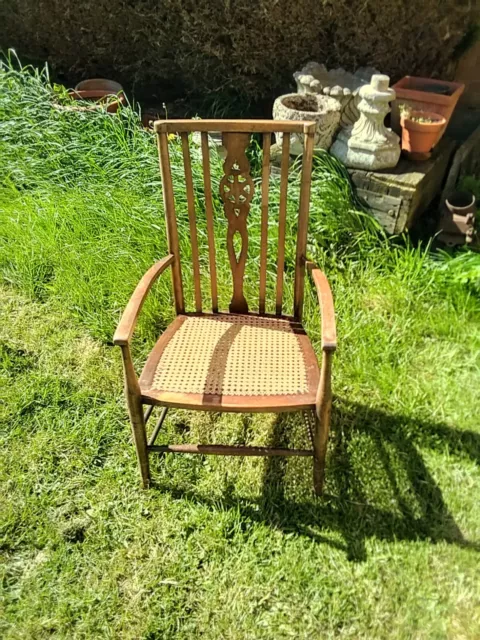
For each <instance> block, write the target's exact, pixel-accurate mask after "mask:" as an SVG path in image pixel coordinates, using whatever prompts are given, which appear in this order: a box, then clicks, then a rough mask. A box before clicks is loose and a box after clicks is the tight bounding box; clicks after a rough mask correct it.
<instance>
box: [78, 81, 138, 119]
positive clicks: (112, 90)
mask: <svg viewBox="0 0 480 640" xmlns="http://www.w3.org/2000/svg"><path fill="white" fill-rule="evenodd" d="M69 93H70V96H71V97H72V98H74V99H75V100H91V101H92V102H97V103H99V104H102V103H104V102H107V103H108V104H107V111H108V112H109V113H115V112H116V111H117V110H118V107H119V105H120V104H125V102H126V100H125V94H124V93H123V87H122V85H121V84H119V83H118V82H115V81H114V80H105V79H104V78H93V79H91V80H83V81H82V82H79V83H78V84H77V86H76V87H75V89H74V90H73V91H70V92H69ZM112 97H115V99H112Z"/></svg>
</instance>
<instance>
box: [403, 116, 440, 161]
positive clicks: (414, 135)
mask: <svg viewBox="0 0 480 640" xmlns="http://www.w3.org/2000/svg"><path fill="white" fill-rule="evenodd" d="M412 118H425V119H427V118H428V119H429V120H434V122H417V121H416V120H412ZM401 125H402V151H407V152H409V153H412V154H416V155H417V156H423V157H417V159H419V160H420V159H421V160H423V159H425V160H426V159H428V158H429V157H430V150H431V149H432V147H433V146H434V145H435V143H436V142H437V139H438V134H439V132H440V131H441V129H442V127H444V126H445V118H444V117H443V116H441V115H439V114H438V113H431V112H429V111H412V112H410V113H409V114H408V116H402V118H401Z"/></svg>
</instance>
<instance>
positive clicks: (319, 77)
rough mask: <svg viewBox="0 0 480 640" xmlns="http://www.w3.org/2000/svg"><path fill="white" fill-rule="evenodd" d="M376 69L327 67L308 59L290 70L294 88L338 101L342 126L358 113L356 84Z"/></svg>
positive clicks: (370, 75)
mask: <svg viewBox="0 0 480 640" xmlns="http://www.w3.org/2000/svg"><path fill="white" fill-rule="evenodd" d="M378 73H380V72H379V71H378V70H377V69H375V68H374V67H360V68H359V69H357V70H356V71H355V73H350V72H349V71H346V70H345V69H343V68H342V67H339V68H338V69H330V70H328V69H327V67H326V66H325V65H324V64H320V63H318V62H314V61H313V60H312V61H311V62H308V63H307V64H306V65H305V66H304V67H303V68H302V69H301V70H300V71H296V72H295V73H294V74H293V77H294V79H295V82H296V83H297V92H298V93H300V94H304V93H316V94H323V95H325V96H330V97H332V98H335V99H336V100H338V101H339V102H340V103H341V105H342V110H341V117H340V126H341V127H342V128H343V129H345V128H346V127H349V126H351V125H352V124H353V123H354V122H355V121H356V120H357V119H358V117H359V115H360V114H359V112H358V108H357V107H358V102H359V101H360V97H359V95H358V92H359V90H360V88H361V87H362V86H363V85H364V84H366V83H369V82H370V79H371V77H372V75H374V74H378Z"/></svg>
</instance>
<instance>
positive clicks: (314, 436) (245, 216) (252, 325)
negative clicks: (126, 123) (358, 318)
mask: <svg viewBox="0 0 480 640" xmlns="http://www.w3.org/2000/svg"><path fill="white" fill-rule="evenodd" d="M154 128H155V132H156V134H157V141H158V150H159V156H160V169H161V174H162V187H163V203H164V212H165V221H166V239H167V244H168V254H167V255H166V256H165V257H164V258H162V259H161V260H159V261H158V262H156V263H155V264H154V265H153V266H152V267H150V269H149V270H148V271H147V272H146V273H145V274H144V276H143V277H142V279H141V280H140V282H139V283H138V285H137V287H136V289H135V291H134V293H133V295H132V297H131V298H130V301H129V303H128V305H127V307H126V309H125V311H124V313H123V315H122V318H121V320H120V323H119V325H118V327H117V330H116V332H115V336H114V339H113V341H114V343H115V344H117V345H118V346H119V347H120V348H121V350H122V358H123V367H124V373H125V393H126V399H127V404H128V410H129V414H130V421H131V425H132V433H133V438H134V441H135V446H136V449H137V456H138V463H139V467H140V472H141V475H142V482H143V486H144V487H148V486H149V485H150V463H149V456H150V454H152V453H162V454H163V453H174V454H177V453H180V454H181V453H188V454H202V455H203V454H212V455H229V456H238V455H242V456H243V455H245V456H311V457H312V458H313V485H314V489H315V491H316V493H317V494H320V493H321V491H322V486H323V477H324V470H325V455H326V451H327V440H328V433H329V425H330V408H331V400H332V392H331V370H332V358H333V353H334V351H335V348H336V344H337V342H336V330H335V314H334V309H333V300H332V294H331V291H330V287H329V284H328V281H327V278H326V276H325V275H324V274H323V273H322V272H321V271H320V269H318V268H317V267H315V265H314V264H313V263H311V262H310V261H309V260H308V258H307V255H306V252H307V234H308V215H309V202H310V183H311V178H312V161H313V150H314V145H315V123H314V122H294V121H288V122H287V121H285V122H284V121H280V120H275V121H271V120H165V121H159V122H156V123H155V127H154ZM211 132H217V133H219V132H220V133H221V134H222V145H223V147H224V150H225V157H224V161H223V172H222V173H223V175H222V177H221V178H220V179H219V181H218V184H217V185H212V176H211V170H210V160H211V158H210V145H209V140H208V135H209V133H211ZM278 132H280V133H281V134H282V141H281V148H282V160H281V169H280V174H281V175H280V183H279V184H278V183H277V187H278V193H279V199H278V201H277V202H276V198H272V199H271V200H272V201H270V187H271V186H272V185H271V184H270V183H271V182H273V180H271V175H270V145H271V140H272V134H273V133H278ZM192 133H199V134H200V139H199V140H198V137H195V138H194V137H193V136H192V137H191V135H190V134H192ZM252 134H256V135H258V134H261V140H262V144H261V146H262V165H261V175H260V171H259V173H258V174H257V175H256V176H252V173H251V167H250V162H249V154H248V153H247V149H248V147H249V145H250V142H251V135H252ZM291 136H295V138H294V139H295V140H296V141H297V142H301V144H302V145H303V156H302V165H301V175H299V176H298V177H301V180H300V183H299V190H298V192H297V193H298V197H295V198H294V199H292V198H291V196H292V195H293V194H292V193H290V194H289V184H290V188H291V189H292V190H294V192H295V189H293V187H294V184H292V183H290V180H289V170H290V165H291V162H290V138H291ZM190 142H192V144H194V145H195V147H196V148H195V157H196V159H197V161H198V160H199V158H200V156H201V161H202V162H201V164H202V171H201V175H199V173H198V172H196V171H193V170H192V155H191V149H190ZM199 143H200V145H199ZM172 144H175V145H177V152H178V151H179V149H180V147H181V152H182V156H183V166H184V184H185V195H186V199H182V198H178V201H177V200H176V198H175V191H174V187H173V180H172V171H171V165H170V150H169V149H170V147H171V145H172ZM198 145H199V146H198ZM177 158H178V156H177ZM294 167H295V168H293V167H292V170H293V171H294V172H295V173H296V172H297V171H298V169H299V167H298V163H295V164H294ZM175 175H176V174H175ZM297 175H298V174H297ZM292 182H295V181H292ZM297 184H298V183H297ZM195 185H197V190H196V188H195ZM213 186H215V191H216V193H217V197H215V196H214V189H213ZM292 200H294V201H295V200H296V202H297V204H298V209H296V211H297V212H298V213H295V214H294V215H295V219H294V220H292V218H291V217H290V216H291V213H289V207H288V206H287V203H288V202H290V204H293V203H292ZM270 205H272V206H270ZM294 208H295V205H294ZM251 209H252V212H251ZM271 210H273V212H272V211H271ZM197 211H198V212H199V214H200V215H198V217H197ZM251 213H252V214H253V215H251ZM186 215H187V216H188V240H189V248H188V250H187V248H186V247H184V248H182V249H181V246H180V242H179V233H178V224H177V218H178V217H179V216H180V217H181V219H182V221H183V222H182V224H184V223H185V221H186V217H185V216H186ZM216 215H220V216H221V217H222V219H224V218H225V219H226V228H225V227H223V226H222V225H216V224H215V216H216ZM270 215H274V216H275V219H274V225H272V224H271V222H272V221H269V216H270ZM249 221H250V222H249ZM273 226H275V227H276V228H277V233H276V235H277V238H276V243H274V244H273V245H272V244H271V243H270V240H269V235H270V229H273ZM220 229H224V232H225V236H224V241H223V242H222V243H220V245H218V244H217V241H216V239H215V231H216V230H220ZM254 229H256V230H255V231H254ZM287 229H295V235H296V249H295V254H294V256H293V255H292V254H291V253H290V255H289V254H287V252H286V232H287ZM183 231H184V232H186V228H185V227H183ZM200 233H201V234H202V236H203V237H204V238H206V240H207V247H205V246H204V245H203V247H202V245H200V244H199V237H200ZM250 233H255V234H256V236H257V238H258V239H259V247H258V249H259V251H258V263H257V264H258V284H259V286H258V298H257V301H253V300H252V299H251V297H250V296H251V294H248V295H247V292H246V291H245V289H246V287H244V283H245V272H246V271H245V270H246V263H247V259H249V260H250V259H253V258H254V256H253V255H249V253H251V252H252V244H253V243H251V244H250V250H249V235H250ZM290 246H291V245H290ZM207 248H208V280H209V281H210V282H209V287H208V289H209V291H208V294H207V291H206V289H205V288H203V287H205V283H206V280H205V272H204V269H206V267H207V265H206V262H207V261H206V260H203V259H202V255H201V252H202V251H205V250H206V249H207ZM219 249H221V250H222V251H223V252H224V251H225V250H226V254H227V256H228V264H229V271H230V272H231V273H230V275H231V282H232V292H231V298H230V303H229V305H228V313H227V311H226V310H225V309H221V308H219V298H222V296H219V293H225V292H224V291H222V292H220V291H219V287H218V281H219V278H218V277H217V276H218V273H217V271H218V266H219V265H218V264H217V251H218V250H219ZM185 254H187V255H185ZM223 257H224V258H225V257H226V256H225V253H224V254H223ZM275 258H276V260H275ZM287 258H288V260H290V261H291V264H290V266H289V265H288V264H287V262H286V260H287ZM185 261H188V262H190V263H191V266H192V270H191V275H192V280H193V291H192V293H193V296H192V297H193V300H192V299H191V298H190V295H188V296H186V295H185V294H186V292H188V289H186V290H184V277H183V275H182V274H183V270H182V264H183V263H184V262H185ZM273 261H275V262H276V265H275V270H276V273H275V283H273V280H272V278H269V277H268V276H269V274H271V273H272V272H271V270H270V266H269V265H270V264H271V263H272V262H273ZM220 265H221V268H222V269H223V270H225V269H226V268H227V269H228V267H226V266H225V265H226V263H225V260H223V261H222V262H221V263H220ZM287 267H289V268H287ZM307 267H308V271H309V273H310V274H311V276H312V280H313V283H314V285H315V289H316V291H317V295H318V300H319V304H320V307H321V334H322V345H321V366H320V369H319V366H318V363H317V358H316V354H315V353H314V351H313V348H312V345H311V343H310V341H309V339H308V337H307V334H306V333H305V330H304V328H303V325H302V315H303V301H304V288H305V274H306V270H307ZM166 271H169V272H170V274H171V278H172V289H173V300H174V304H175V313H176V318H175V320H174V321H173V322H172V323H171V324H170V325H169V326H168V327H167V329H166V330H165V331H164V333H163V334H162V335H161V337H160V338H159V340H158V342H157V343H156V345H155V347H154V348H153V350H152V352H151V353H150V355H149V357H148V359H147V362H146V364H145V367H144V369H143V372H142V374H141V376H140V378H138V377H137V373H136V371H135V367H134V363H133V359H132V354H131V350H130V342H131V340H132V336H133V333H134V331H135V326H136V324H137V320H138V316H139V314H140V311H141V309H142V306H143V303H144V301H145V299H146V297H147V295H148V293H149V291H150V289H151V287H152V286H153V284H154V283H155V281H156V280H157V278H158V277H160V276H161V274H162V273H164V272H166ZM202 273H203V277H202ZM225 275H226V274H225V273H222V274H221V276H222V282H223V283H225ZM292 276H293V281H291V284H293V287H292V288H291V289H290V291H291V292H292V293H293V298H292V299H291V303H293V304H291V303H289V304H288V308H286V307H287V301H286V300H285V296H284V284H285V281H286V280H287V278H290V279H291V278H292ZM185 282H186V281H185ZM268 282H269V283H270V285H269V286H267V283H268ZM273 284H275V287H274V290H273ZM202 288H203V291H202ZM249 290H250V291H251V288H250V287H249ZM189 298H190V300H189ZM209 298H211V305H210V302H209V300H208V299H209ZM268 298H270V301H271V302H272V303H274V306H275V315H273V314H269V313H267V312H266V309H267V308H268V306H269V304H270V302H269V301H268ZM273 298H274V299H273ZM205 305H206V308H205V309H204V307H205ZM272 308H273V304H272ZM252 309H253V310H254V311H253V312H252ZM257 310H258V311H257ZM156 405H159V406H161V407H163V409H162V411H161V413H160V416H159V418H158V420H157V422H156V424H155V426H154V428H153V429H152V430H151V432H150V435H149V437H147V422H148V421H149V420H150V417H151V416H152V414H153V412H154V409H155V406H156ZM169 407H178V408H182V409H195V410H201V411H233V412H246V413H250V412H262V411H263V412H282V411H294V410H302V411H305V413H306V417H307V421H306V423H307V425H308V427H309V431H310V435H311V442H312V447H311V448H310V449H295V448H292V447H257V446H247V445H246V444H245V443H243V444H242V443H237V444H228V445H227V444H211V443H208V442H200V443H198V444H193V443H185V442H182V443H179V444H175V443H171V444H156V439H157V436H158V434H159V431H160V429H161V428H162V424H163V421H164V419H165V416H166V414H167V411H168V409H169Z"/></svg>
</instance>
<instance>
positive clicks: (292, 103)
mask: <svg viewBox="0 0 480 640" xmlns="http://www.w3.org/2000/svg"><path fill="white" fill-rule="evenodd" d="M340 111H341V104H340V102H339V101H338V100H335V99H334V98H329V97H327V96H321V95H313V94H304V95H299V94H298V93H288V94H286V95H283V96H279V97H278V98H277V99H276V100H275V102H274V105H273V118H274V120H297V121H301V120H309V121H311V122H315V123H316V129H315V149H329V148H330V145H331V144H332V140H333V136H334V135H335V132H336V131H337V129H338V125H339V122H340ZM275 135H276V140H277V143H278V144H281V143H282V140H283V134H281V133H277V134H275ZM301 153H303V135H297V134H292V135H291V137H290V154H291V155H300V154H301Z"/></svg>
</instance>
